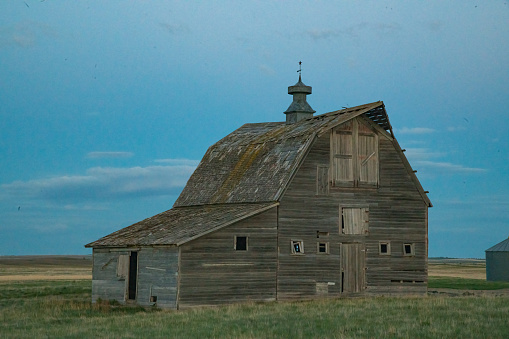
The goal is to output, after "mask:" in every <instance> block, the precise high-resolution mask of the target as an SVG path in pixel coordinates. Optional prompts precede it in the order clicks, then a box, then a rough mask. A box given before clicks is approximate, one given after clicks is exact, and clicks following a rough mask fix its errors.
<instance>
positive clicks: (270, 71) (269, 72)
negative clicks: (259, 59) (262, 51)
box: [258, 64, 276, 75]
mask: <svg viewBox="0 0 509 339" xmlns="http://www.w3.org/2000/svg"><path fill="white" fill-rule="evenodd" d="M258 68H259V69H260V71H262V72H263V73H265V74H266V75H275V74H276V71H275V70H274V69H273V68H270V67H269V66H267V65H263V64H262V65H259V66H258Z"/></svg>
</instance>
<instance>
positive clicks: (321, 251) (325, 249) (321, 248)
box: [316, 242, 329, 254]
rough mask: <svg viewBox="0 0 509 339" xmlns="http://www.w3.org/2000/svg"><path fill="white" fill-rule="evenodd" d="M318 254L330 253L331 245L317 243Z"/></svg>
mask: <svg viewBox="0 0 509 339" xmlns="http://www.w3.org/2000/svg"><path fill="white" fill-rule="evenodd" d="M316 252H317V253H318V254H328V253H329V243H328V242H319V243H317V250H316Z"/></svg>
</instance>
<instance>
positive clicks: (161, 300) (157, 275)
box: [136, 246, 178, 308]
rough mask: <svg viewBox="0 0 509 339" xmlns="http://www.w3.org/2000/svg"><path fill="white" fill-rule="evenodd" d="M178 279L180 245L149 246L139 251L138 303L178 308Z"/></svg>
mask: <svg viewBox="0 0 509 339" xmlns="http://www.w3.org/2000/svg"><path fill="white" fill-rule="evenodd" d="M177 280H178V247H176V246H174V247H154V248H150V247H148V248H142V249H141V250H140V251H139V252H138V281H137V282H138V290H137V295H136V303H137V304H138V305H142V306H151V305H157V307H161V308H177ZM151 297H157V301H156V302H153V301H151V300H150V299H151Z"/></svg>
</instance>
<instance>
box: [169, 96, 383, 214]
mask: <svg viewBox="0 0 509 339" xmlns="http://www.w3.org/2000/svg"><path fill="white" fill-rule="evenodd" d="M362 114H364V115H365V116H366V117H368V118H369V119H371V120H372V121H374V122H375V123H377V124H378V125H379V126H380V127H381V128H382V129H384V130H386V131H389V132H390V133H391V134H392V129H391V125H390V123H389V119H388V117H387V113H386V112H385V108H384V105H383V102H381V101H378V102H375V103H371V104H367V105H362V106H357V107H352V108H346V109H342V110H339V111H334V112H330V113H326V114H322V115H317V116H314V117H312V118H309V119H304V120H301V121H299V122H297V123H294V124H285V123H282V122H276V123H274V122H271V123H258V124H245V125H243V126H242V127H240V128H239V129H237V130H235V131H234V132H232V133H231V134H229V135H228V136H226V137H225V138H223V139H221V140H220V141H218V142H217V143H215V144H214V145H212V146H211V147H210V148H209V149H208V150H207V153H205V156H204V157H203V159H202V161H201V162H200V164H199V165H198V168H197V169H196V170H195V171H194V173H193V175H192V176H191V178H190V179H189V181H188V182H187V185H186V187H185V188H184V190H183V191H182V193H181V194H180V196H179V198H178V199H177V201H176V202H175V204H174V207H182V206H194V205H206V204H225V203H248V202H249V203H256V202H266V201H278V200H279V198H280V196H281V194H282V192H283V191H284V189H285V188H286V187H287V185H288V183H289V181H290V180H291V178H292V175H293V174H294V173H295V171H296V170H297V168H298V166H299V164H300V161H301V160H302V159H303V157H304V156H305V154H306V152H307V151H308V149H309V146H310V145H311V144H312V142H313V141H314V138H315V137H316V136H319V135H321V134H323V133H325V132H327V131H329V130H330V129H331V128H333V127H335V126H337V125H339V124H341V123H343V122H345V121H348V120H350V119H353V118H354V117H356V116H359V115H362Z"/></svg>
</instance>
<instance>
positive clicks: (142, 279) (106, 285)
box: [92, 247, 178, 308]
mask: <svg viewBox="0 0 509 339" xmlns="http://www.w3.org/2000/svg"><path fill="white" fill-rule="evenodd" d="M136 251H137V252H138V265H137V290H136V301H135V302H136V304H138V305H142V306H150V305H154V304H157V306H158V307H165V308H176V295H177V278H178V271H177V269H178V248H177V247H164V248H163V247H161V248H151V247H144V248H140V249H136ZM129 254H130V249H125V250H122V249H94V251H93V269H92V302H96V301H97V299H99V298H100V299H103V300H116V301H118V302H119V303H121V304H125V303H126V290H127V283H128V277H122V276H119V275H118V265H119V257H120V256H121V255H129ZM151 296H156V297H157V302H151V301H150V297H151Z"/></svg>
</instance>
